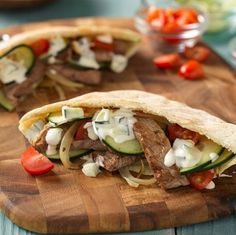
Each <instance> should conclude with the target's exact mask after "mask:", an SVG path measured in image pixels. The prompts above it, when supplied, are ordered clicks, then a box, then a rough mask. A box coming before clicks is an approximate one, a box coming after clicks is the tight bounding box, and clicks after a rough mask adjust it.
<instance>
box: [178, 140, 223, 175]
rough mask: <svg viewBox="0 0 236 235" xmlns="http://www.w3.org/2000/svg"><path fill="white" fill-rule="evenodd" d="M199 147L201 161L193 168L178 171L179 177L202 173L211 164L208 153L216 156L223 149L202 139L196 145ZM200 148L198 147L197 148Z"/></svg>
mask: <svg viewBox="0 0 236 235" xmlns="http://www.w3.org/2000/svg"><path fill="white" fill-rule="evenodd" d="M199 145H201V146H202V147H203V148H202V150H201V151H202V153H203V155H202V159H201V161H200V162H199V163H198V164H197V165H195V166H193V167H188V168H182V169H180V174H181V175H186V174H189V173H192V172H197V171H203V170H202V169H203V168H204V167H206V166H208V165H209V164H211V163H212V159H211V158H210V153H216V154H218V155H220V154H221V153H222V151H223V147H222V146H220V145H218V144H216V143H214V142H213V141H211V140H209V139H207V138H204V139H203V140H201V142H200V143H199V144H198V146H199ZM199 148H200V146H199Z"/></svg>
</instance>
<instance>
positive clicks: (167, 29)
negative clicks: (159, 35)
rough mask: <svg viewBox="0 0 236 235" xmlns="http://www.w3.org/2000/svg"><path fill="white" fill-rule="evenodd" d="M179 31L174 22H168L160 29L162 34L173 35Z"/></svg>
mask: <svg viewBox="0 0 236 235" xmlns="http://www.w3.org/2000/svg"><path fill="white" fill-rule="evenodd" d="M178 31H179V26H178V24H177V23H176V21H172V22H171V21H168V23H166V24H165V25H164V26H163V28H162V32H164V33H173V32H178Z"/></svg>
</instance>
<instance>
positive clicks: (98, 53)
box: [93, 48, 113, 63]
mask: <svg viewBox="0 0 236 235" xmlns="http://www.w3.org/2000/svg"><path fill="white" fill-rule="evenodd" d="M93 51H94V53H95V58H96V61H97V62H98V63H99V62H107V61H111V60H112V54H113V53H112V52H110V51H108V50H103V49H95V48H94V49H93Z"/></svg>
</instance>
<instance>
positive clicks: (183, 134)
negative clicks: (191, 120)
mask: <svg viewBox="0 0 236 235" xmlns="http://www.w3.org/2000/svg"><path fill="white" fill-rule="evenodd" d="M167 132H168V134H167V135H168V138H169V139H170V141H172V142H174V141H175V139H177V138H179V139H184V140H192V141H193V142H194V143H195V144H196V143H197V142H198V141H199V139H200V135H199V134H198V133H197V132H194V131H190V130H188V129H186V128H183V127H181V126H180V125H178V124H170V125H169V126H168V128H167Z"/></svg>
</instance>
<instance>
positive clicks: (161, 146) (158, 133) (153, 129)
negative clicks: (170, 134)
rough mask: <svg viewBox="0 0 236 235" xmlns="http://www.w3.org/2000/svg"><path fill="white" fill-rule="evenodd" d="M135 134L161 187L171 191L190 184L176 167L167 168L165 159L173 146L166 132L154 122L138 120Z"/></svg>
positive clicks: (135, 124) (135, 125)
mask: <svg viewBox="0 0 236 235" xmlns="http://www.w3.org/2000/svg"><path fill="white" fill-rule="evenodd" d="M134 133H135V135H136V138H137V139H138V141H139V143H140V144H141V146H142V148H143V150H144V154H145V157H146V159H147V161H148V164H149V166H150V168H151V169H152V171H153V173H154V176H155V178H156V179H157V182H158V183H159V184H160V186H161V187H163V188H165V189H170V188H176V187H179V186H184V185H188V184H189V181H188V179H187V178H186V177H185V176H181V175H180V174H179V170H178V169H177V168H176V167H175V166H173V167H166V166H165V164H164V157H165V155H166V153H167V152H168V151H169V149H170V148H171V145H170V142H169V140H168V138H167V137H166V135H165V133H164V131H163V130H162V129H161V127H160V126H159V125H158V124H157V123H156V122H155V121H154V120H152V119H147V118H145V119H144V118H137V122H136V123H134Z"/></svg>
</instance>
